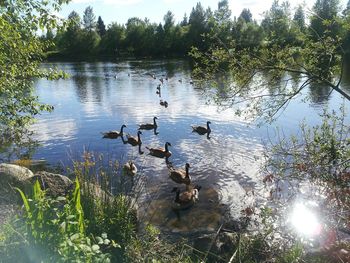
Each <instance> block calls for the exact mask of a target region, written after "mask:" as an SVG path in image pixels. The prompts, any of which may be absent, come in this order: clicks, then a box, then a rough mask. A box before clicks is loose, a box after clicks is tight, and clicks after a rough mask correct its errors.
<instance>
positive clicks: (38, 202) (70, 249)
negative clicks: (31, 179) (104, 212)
mask: <svg viewBox="0 0 350 263" xmlns="http://www.w3.org/2000/svg"><path fill="white" fill-rule="evenodd" d="M17 190H18V191H19V193H20V195H21V197H22V200H23V204H24V207H25V211H24V213H23V215H22V216H21V217H20V218H19V219H18V220H16V221H14V222H13V223H10V224H8V225H7V226H6V228H7V230H5V235H4V238H3V240H2V241H1V243H0V246H1V247H2V248H3V249H2V250H1V252H0V254H1V255H2V260H3V261H2V262H28V260H29V262H109V258H110V255H109V254H106V253H103V252H102V250H105V249H107V248H108V247H110V246H115V245H116V244H115V243H114V242H111V241H110V240H109V239H107V236H106V234H103V235H102V237H92V238H90V237H88V235H86V232H85V229H84V216H83V212H82V206H81V203H80V187H79V182H78V181H76V187H75V189H74V191H73V193H72V195H71V196H70V197H58V198H56V199H52V198H51V197H48V196H46V194H45V192H44V191H43V190H41V188H40V184H39V182H38V181H36V183H35V184H34V186H33V191H32V192H33V193H32V196H31V198H28V197H27V196H26V195H25V194H24V193H23V192H22V191H21V190H20V189H17ZM16 251H22V253H18V252H16Z"/></svg>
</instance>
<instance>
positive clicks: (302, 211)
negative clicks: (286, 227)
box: [290, 203, 321, 236]
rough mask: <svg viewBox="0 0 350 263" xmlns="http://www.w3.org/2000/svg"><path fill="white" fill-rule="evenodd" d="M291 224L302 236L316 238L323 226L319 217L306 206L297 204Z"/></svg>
mask: <svg viewBox="0 0 350 263" xmlns="http://www.w3.org/2000/svg"><path fill="white" fill-rule="evenodd" d="M290 220H291V223H292V225H293V226H294V228H295V229H296V230H297V232H299V233H300V234H302V235H305V236H314V235H317V234H320V229H321V224H320V223H319V221H318V218H317V216H316V215H315V214H314V213H313V212H312V211H311V210H310V209H308V208H307V207H306V206H305V205H304V204H300V203H298V204H296V205H295V206H294V209H293V211H292V215H291V218H290Z"/></svg>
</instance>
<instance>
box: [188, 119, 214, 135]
mask: <svg viewBox="0 0 350 263" xmlns="http://www.w3.org/2000/svg"><path fill="white" fill-rule="evenodd" d="M209 124H211V122H210V121H207V128H205V127H203V126H192V129H193V131H192V132H197V133H199V134H200V135H203V134H206V133H210V132H211V129H210V127H209Z"/></svg>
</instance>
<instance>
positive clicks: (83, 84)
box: [33, 60, 349, 231]
mask: <svg viewBox="0 0 350 263" xmlns="http://www.w3.org/2000/svg"><path fill="white" fill-rule="evenodd" d="M42 66H43V67H44V68H50V67H57V68H59V69H62V70H64V71H65V72H67V73H68V74H70V76H71V77H70V78H69V79H66V80H58V81H48V80H39V81H37V82H36V92H37V95H38V96H39V98H40V101H42V102H45V103H49V104H51V105H53V106H54V108H55V110H54V111H53V112H52V113H48V114H43V115H41V116H40V117H39V120H38V122H37V123H36V124H35V125H34V126H33V130H34V131H35V132H36V139H38V140H39V141H40V142H41V147H40V148H39V149H38V150H37V151H36V153H35V155H34V156H33V159H45V160H46V161H47V162H48V163H49V164H53V165H54V164H57V163H60V164H64V165H70V164H71V161H72V159H79V158H80V157H81V155H82V153H83V151H84V149H86V150H89V151H92V152H94V153H98V154H100V153H102V154H104V155H105V156H108V158H109V159H113V160H119V161H120V162H121V163H124V162H126V161H127V160H129V159H132V160H135V162H136V164H137V165H138V167H139V169H142V171H143V174H144V177H143V181H144V185H145V196H144V197H145V198H144V200H147V202H145V204H147V206H145V207H147V209H144V210H145V211H146V212H145V220H148V221H151V222H153V223H155V224H156V225H159V226H163V227H164V228H168V229H171V231H188V230H190V229H192V228H194V227H195V228H203V230H208V229H209V230H210V229H215V228H216V227H217V224H218V222H219V221H220V218H221V215H222V210H221V208H222V207H221V206H220V205H219V204H221V203H222V204H226V205H229V207H230V211H231V213H232V214H233V215H234V216H235V215H236V216H238V215H239V213H240V210H241V209H242V208H243V207H244V206H245V205H247V204H248V205H249V202H251V203H252V202H263V200H264V197H266V195H265V192H264V187H263V184H262V178H261V175H259V171H258V170H259V166H260V164H261V162H262V160H263V159H262V156H263V152H264V144H265V143H266V142H267V141H268V140H270V139H272V140H274V138H275V137H276V133H275V127H279V128H280V129H282V130H283V131H284V133H285V134H286V135H288V134H295V133H297V132H298V124H299V122H300V121H301V120H303V119H305V121H306V123H309V124H311V125H314V124H317V123H320V118H319V117H318V114H320V113H321V112H322V107H323V106H324V105H325V104H327V105H329V106H330V107H331V108H332V107H334V108H336V107H338V106H339V105H340V104H341V102H342V99H341V98H340V96H338V95H337V94H336V93H335V92H333V93H332V94H331V95H330V96H329V97H328V98H327V95H328V93H329V90H327V89H326V90H323V91H322V92H321V93H320V92H318V93H316V92H315V90H308V91H307V92H309V93H310V94H311V95H312V99H311V101H309V102H307V103H304V102H302V99H303V96H300V97H299V98H297V99H296V100H295V101H293V102H292V103H290V104H289V106H288V108H287V110H286V111H285V112H284V113H283V114H281V116H280V117H279V119H278V120H277V121H276V122H275V123H273V124H272V125H265V126H262V127H260V128H258V127H256V126H254V125H248V123H246V122H244V121H243V120H242V119H240V118H238V117H236V116H235V115H234V110H232V109H227V110H218V108H217V107H216V106H215V105H208V104H207V103H206V101H207V100H206V98H205V96H203V94H202V93H201V91H200V90H198V89H196V88H195V87H194V86H193V85H191V84H190V80H191V71H190V67H189V65H188V63H187V62H186V61H183V60H166V61H165V60H164V61H163V60H146V61H145V60H131V61H121V62H117V63H108V62H99V63H47V64H43V65H42ZM150 74H154V75H155V76H156V78H157V79H153V78H152V77H151V76H150ZM345 75H346V74H345ZM165 76H168V78H169V79H168V80H167V81H166V80H164V84H163V85H162V87H161V98H162V99H163V100H166V101H168V103H169V106H168V107H167V108H165V107H163V106H161V105H160V104H159V100H160V98H159V97H158V95H157V94H156V87H157V85H158V84H160V81H159V78H161V77H163V78H165ZM179 80H181V81H182V82H180V81H179ZM344 83H345V84H344V85H345V87H347V86H349V84H348V83H349V81H348V80H345V82H344ZM154 116H157V117H158V130H157V132H159V134H157V135H155V134H154V132H153V130H151V131H143V135H141V139H142V142H143V144H142V151H144V154H139V151H138V147H132V146H131V145H129V144H123V142H122V140H121V139H120V138H119V139H115V140H111V139H103V138H102V135H101V132H104V131H108V130H119V129H120V126H121V125H122V124H125V125H127V128H126V129H125V130H124V131H125V132H127V133H130V134H132V135H136V133H137V128H138V124H140V123H149V122H152V119H153V117H154ZM208 120H210V121H211V123H212V124H211V129H212V133H211V136H210V137H211V138H210V139H207V138H206V136H200V135H198V134H196V133H192V129H191V125H194V124H195V125H198V124H200V125H205V123H206V121H208ZM167 141H168V142H170V143H171V144H172V147H170V150H171V152H172V156H171V157H170V161H171V162H172V163H173V165H174V166H175V167H184V165H185V163H186V162H188V163H190V165H191V168H190V174H191V176H192V180H193V182H194V183H195V184H199V185H201V186H202V187H203V188H202V190H201V191H200V201H199V203H198V204H197V205H196V206H194V207H193V208H191V209H190V210H187V211H184V212H182V214H181V216H180V217H179V215H174V213H173V212H172V210H171V202H172V200H173V199H174V195H173V193H170V191H171V189H172V188H173V187H174V186H176V185H175V183H173V182H172V181H171V180H170V179H169V178H168V170H167V166H166V164H165V160H164V159H159V158H156V157H153V156H150V155H148V150H147V149H146V148H145V146H148V147H158V146H161V147H164V143H165V142H167ZM253 189H254V191H255V192H256V193H258V195H257V196H255V197H254V200H253V198H252V199H249V198H248V199H247V198H246V196H245V195H246V191H248V190H253Z"/></svg>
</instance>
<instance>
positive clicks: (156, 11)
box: [60, 0, 347, 25]
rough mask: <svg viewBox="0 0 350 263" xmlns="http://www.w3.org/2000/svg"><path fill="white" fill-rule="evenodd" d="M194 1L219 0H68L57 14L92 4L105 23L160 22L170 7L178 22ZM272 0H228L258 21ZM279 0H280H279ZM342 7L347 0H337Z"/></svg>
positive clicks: (212, 3) (209, 0) (294, 2)
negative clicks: (137, 20)
mask: <svg viewBox="0 0 350 263" xmlns="http://www.w3.org/2000/svg"><path fill="white" fill-rule="evenodd" d="M315 1H316V0H307V1H306V0H289V2H290V4H291V7H292V8H295V7H296V6H298V5H299V4H302V5H303V6H306V7H307V8H311V7H312V6H313V4H314V2H315ZM197 2H201V4H202V6H203V7H204V8H205V9H206V8H207V7H210V8H211V9H212V10H215V9H217V5H218V2H219V0H202V1H198V0H71V2H70V3H69V4H68V5H64V6H63V8H62V11H61V12H60V15H61V16H63V17H64V18H67V17H68V14H69V13H70V12H71V11H73V10H75V11H76V12H78V13H79V14H80V16H81V17H82V15H83V12H84V9H85V8H86V7H87V6H89V5H90V6H92V8H93V10H94V14H95V15H96V18H97V17H98V16H101V17H102V20H103V21H104V22H105V24H106V25H108V24H110V23H111V22H117V23H119V24H125V23H126V22H127V20H128V19H129V18H130V17H139V18H141V19H144V18H146V17H147V18H148V19H149V20H150V22H155V23H160V22H163V17H164V15H165V14H166V12H167V11H168V10H170V11H171V12H172V13H173V14H174V17H175V22H176V23H177V22H180V21H181V20H182V18H183V17H184V14H185V13H186V14H187V17H188V16H189V14H190V13H191V10H192V7H194V6H195V5H196V3H197ZM272 2H273V0H229V6H230V9H231V11H232V18H233V17H234V16H236V17H238V16H239V14H240V13H241V11H242V9H243V8H249V9H250V11H251V12H252V14H253V18H254V19H256V20H258V21H260V20H261V17H262V16H261V15H262V13H263V12H264V11H266V10H268V9H270V7H271V4H272ZM280 2H282V0H280ZM340 3H341V4H342V6H343V7H344V6H345V5H346V3H347V0H340Z"/></svg>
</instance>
